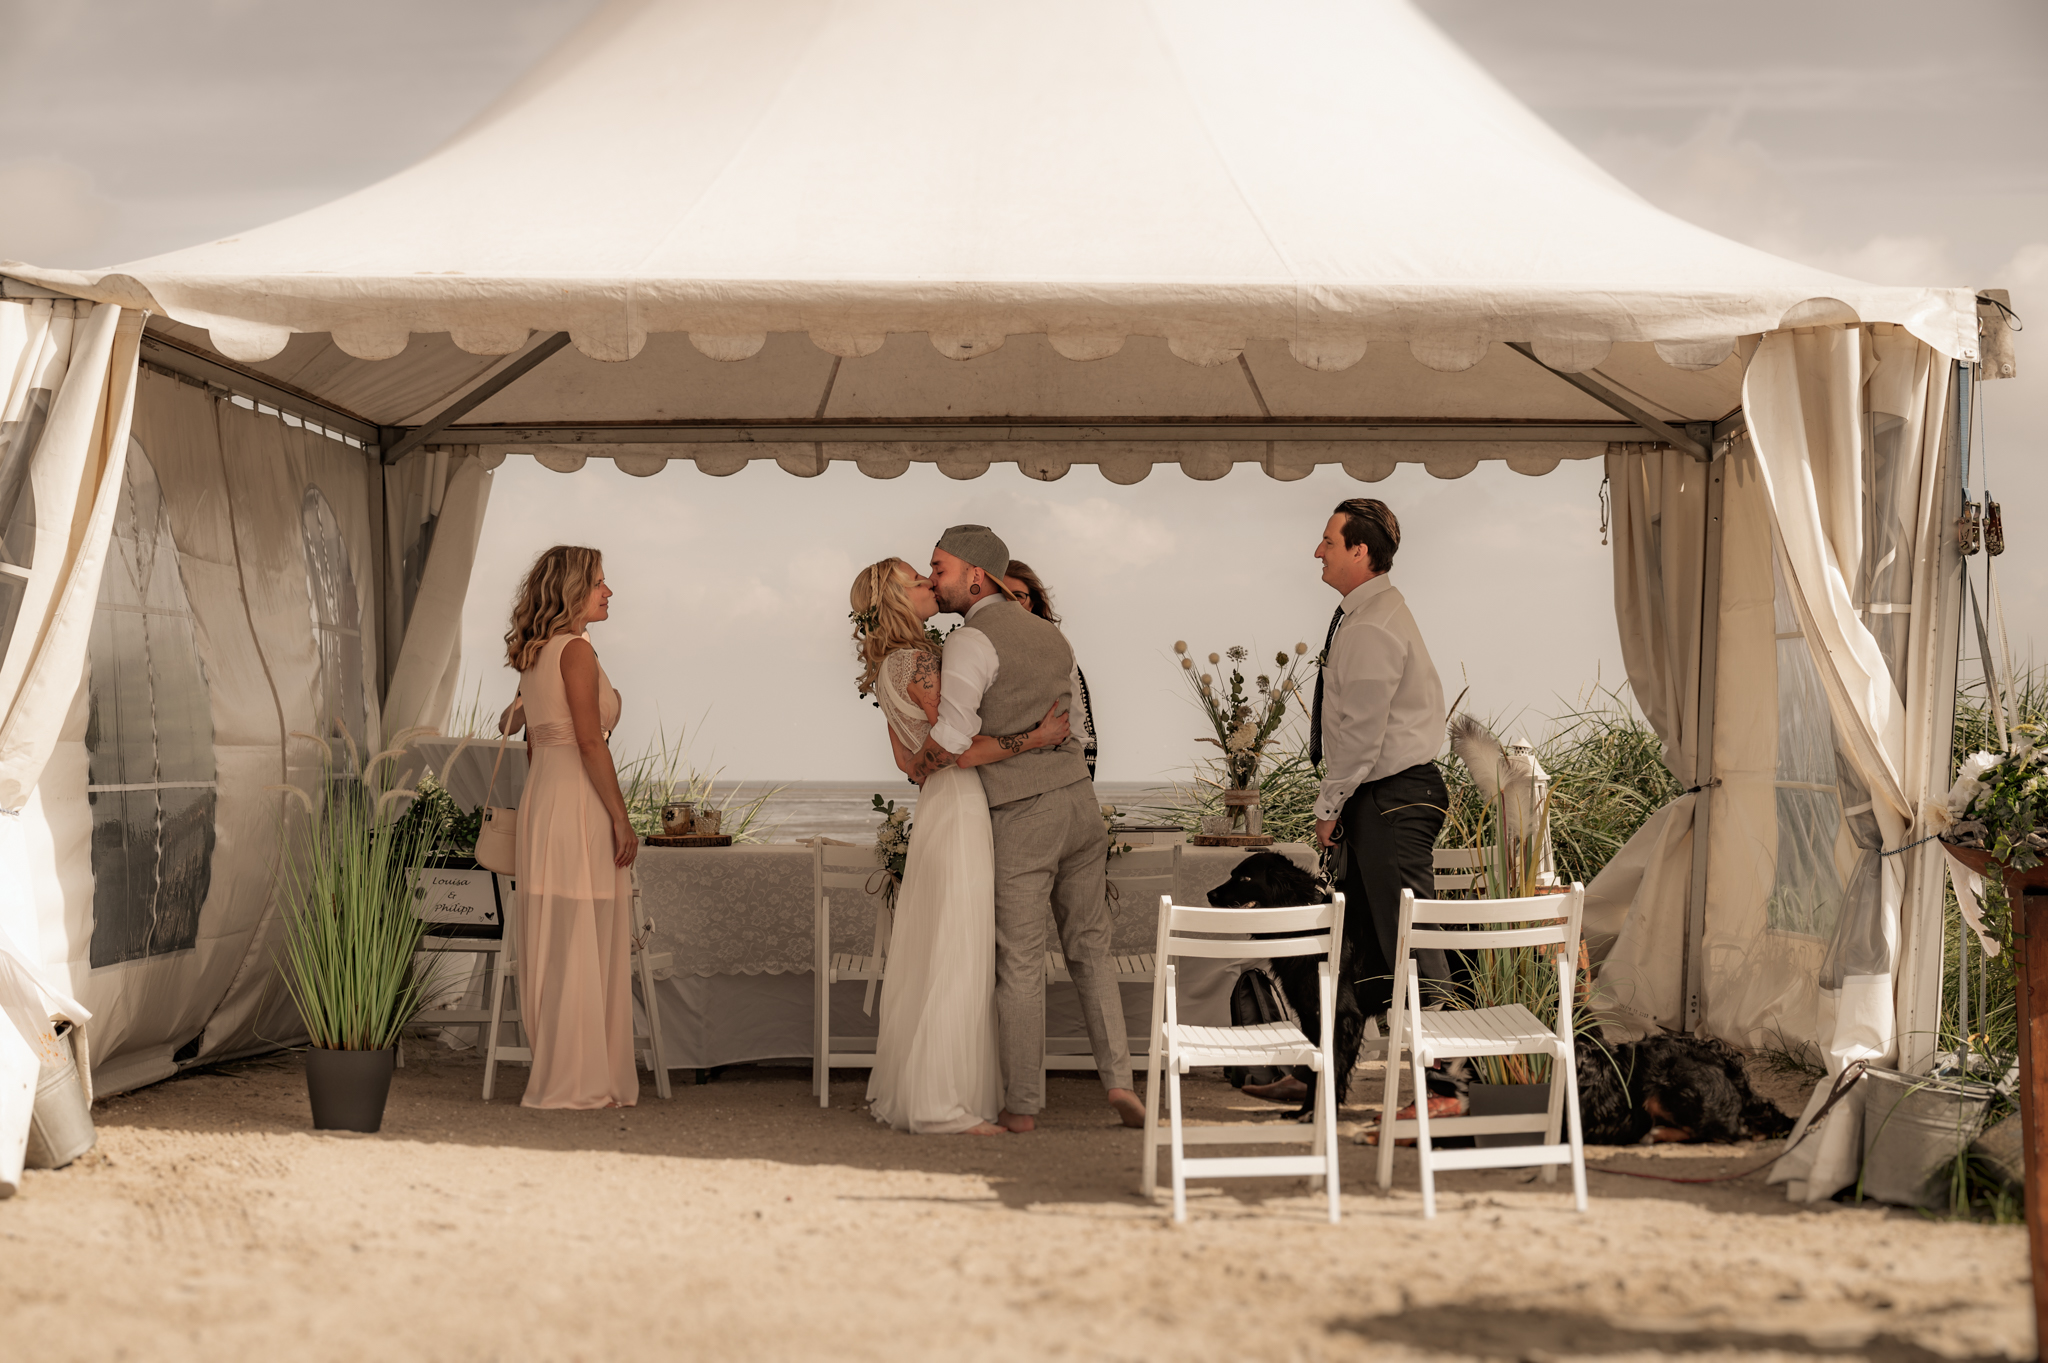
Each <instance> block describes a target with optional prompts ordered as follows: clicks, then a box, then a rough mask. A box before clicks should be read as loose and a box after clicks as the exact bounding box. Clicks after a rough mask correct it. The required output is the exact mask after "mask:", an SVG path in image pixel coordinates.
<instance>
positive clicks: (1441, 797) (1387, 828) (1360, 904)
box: [1338, 762, 1451, 1017]
mask: <svg viewBox="0 0 2048 1363" xmlns="http://www.w3.org/2000/svg"><path fill="white" fill-rule="evenodd" d="M1450 798H1451V797H1450V792H1449V791H1448V790H1447V789H1445V787H1444V778H1443V773H1441V772H1439V771H1438V770H1437V768H1436V764H1435V763H1434V762H1422V763H1418V764H1417V765H1415V766H1412V767H1410V768H1408V769H1407V770H1406V771H1397V772H1395V773H1394V774H1393V775H1392V776H1388V777H1385V778H1383V779H1381V780H1378V781H1372V782H1368V783H1367V784H1365V785H1362V786H1360V787H1359V788H1358V789H1357V790H1355V791H1353V792H1352V794H1351V798H1350V799H1349V800H1348V801H1346V802H1345V804H1344V810H1343V813H1342V814H1341V815H1340V817H1339V820H1338V821H1339V823H1340V824H1341V825H1342V826H1343V829H1344V843H1345V848H1346V856H1345V867H1344V876H1343V883H1342V884H1341V885H1340V886H1339V887H1338V888H1340V889H1342V890H1343V891H1344V937H1345V940H1346V942H1347V943H1348V944H1349V945H1350V948H1351V950H1350V952H1349V953H1348V954H1349V956H1350V959H1351V979H1352V988H1353V990H1354V991H1355V992H1356V994H1357V997H1358V1007H1359V1011H1360V1012H1362V1013H1364V1014H1365V1016H1367V1017H1373V1016H1376V1015H1378V1014H1380V1013H1384V1012H1386V1011H1387V1008H1388V1006H1389V1005H1390V1004H1391V1003H1392V1002H1393V999H1394V966H1393V961H1394V949H1395V946H1396V945H1397V939H1398V937H1399V935H1400V928H1401V891H1402V890H1404V889H1406V890H1413V891H1414V892H1415V897H1416V898H1417V899H1433V898H1435V897H1436V872H1435V870H1434V868H1433V865H1432V863H1431V858H1430V853H1431V851H1432V849H1434V848H1435V846H1436V837H1437V834H1438V833H1439V832H1440V831H1442V829H1443V826H1444V815H1445V811H1446V809H1447V808H1448V807H1449V804H1450ZM1415 958H1416V963H1417V965H1418V966H1419V967H1420V968H1421V972H1422V977H1423V978H1424V979H1430V980H1447V979H1449V978H1450V970H1449V968H1448V963H1447V962H1446V960H1445V958H1444V953H1443V952H1442V951H1438V950H1427V951H1418V952H1416V953H1415Z"/></svg>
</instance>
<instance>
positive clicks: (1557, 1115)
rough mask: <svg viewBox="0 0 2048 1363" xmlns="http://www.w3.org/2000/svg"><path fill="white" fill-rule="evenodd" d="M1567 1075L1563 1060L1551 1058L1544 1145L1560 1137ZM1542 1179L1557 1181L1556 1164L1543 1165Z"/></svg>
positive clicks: (1548, 1181)
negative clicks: (1547, 1120)
mask: <svg viewBox="0 0 2048 1363" xmlns="http://www.w3.org/2000/svg"><path fill="white" fill-rule="evenodd" d="M1568 1077H1569V1076H1567V1075H1566V1073H1565V1068H1564V1064H1563V1062H1561V1061H1559V1060H1556V1059H1552V1061H1551V1063H1550V1107H1549V1109H1548V1114H1549V1118H1550V1124H1549V1125H1548V1126H1546V1127H1544V1128H1543V1143H1544V1144H1545V1145H1556V1144H1557V1143H1558V1140H1559V1138H1560V1125H1561V1123H1562V1122H1563V1121H1564V1086H1565V1082H1566V1080H1567V1078H1568ZM1543 1181H1544V1182H1545V1183H1556V1182H1557V1166H1556V1165H1555V1164H1546V1165H1544V1166H1543Z"/></svg>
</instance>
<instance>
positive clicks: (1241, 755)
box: [1173, 639, 1309, 790]
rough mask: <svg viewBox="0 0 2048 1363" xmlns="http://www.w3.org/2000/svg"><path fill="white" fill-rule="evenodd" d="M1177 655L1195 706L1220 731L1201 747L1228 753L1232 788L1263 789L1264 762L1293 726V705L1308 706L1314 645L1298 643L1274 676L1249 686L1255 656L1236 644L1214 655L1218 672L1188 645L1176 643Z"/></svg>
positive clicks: (1278, 658)
mask: <svg viewBox="0 0 2048 1363" xmlns="http://www.w3.org/2000/svg"><path fill="white" fill-rule="evenodd" d="M1173 651H1174V653H1175V654H1176V655H1178V656H1179V658H1180V667H1181V674H1182V675H1183V677H1185V678H1186V680H1187V684H1188V689H1189V690H1190V691H1192V692H1193V693H1194V696H1195V703H1196V704H1197V705H1199V706H1201V707H1202V714H1203V716H1204V717H1205V718H1206V719H1207V720H1208V721H1209V727H1210V728H1211V729H1213V730H1214V731H1215V736H1214V737H1208V736H1204V737H1202V738H1199V739H1197V740H1196V742H1198V743H1212V744H1214V745H1215V746H1216V747H1218V748H1221V749H1222V750H1223V770H1224V778H1225V781H1226V783H1227V785H1226V789H1228V790H1256V789H1258V787H1259V761H1260V759H1261V758H1262V757H1264V756H1265V754H1266V750H1267V747H1268V745H1269V744H1270V743H1271V742H1272V740H1273V736H1274V735H1275V734H1276V733H1278V732H1279V731H1280V726H1281V725H1283V724H1284V723H1286V722H1287V716H1288V713H1289V705H1290V703H1292V704H1295V705H1303V702H1302V700H1301V674H1302V671H1303V669H1304V668H1306V667H1307V666H1308V665H1309V662H1308V645H1307V644H1296V645H1295V646H1294V653H1293V654H1292V655H1291V656H1290V655H1289V654H1287V653H1285V652H1280V653H1275V654H1274V655H1273V671H1272V672H1271V673H1265V672H1261V673H1258V674H1256V675H1254V676H1253V678H1252V680H1251V685H1250V686H1247V685H1246V683H1245V675H1244V667H1245V663H1246V662H1247V661H1248V660H1249V659H1250V658H1251V651H1250V650H1249V649H1247V648H1245V647H1244V646H1243V645H1242V644H1232V645H1231V646H1230V647H1229V648H1227V649H1225V650H1223V652H1221V653H1211V654H1210V655H1209V665H1210V666H1211V667H1213V668H1215V669H1216V671H1215V672H1207V671H1203V670H1202V669H1201V668H1200V667H1198V666H1197V665H1196V662H1195V659H1194V655H1193V654H1191V653H1189V652H1188V646H1187V641H1186V640H1184V639H1183V640H1178V641H1176V642H1175V643H1174V646H1173ZM1226 663H1227V664H1228V666H1229V668H1230V672H1229V676H1228V678H1227V679H1222V674H1223V669H1224V666H1225V665H1226ZM1303 708H1304V709H1306V706H1305V705H1303Z"/></svg>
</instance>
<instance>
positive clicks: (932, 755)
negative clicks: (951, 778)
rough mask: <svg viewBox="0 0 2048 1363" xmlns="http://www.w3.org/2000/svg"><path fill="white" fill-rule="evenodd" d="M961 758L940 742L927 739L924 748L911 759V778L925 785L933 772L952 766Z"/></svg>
mask: <svg viewBox="0 0 2048 1363" xmlns="http://www.w3.org/2000/svg"><path fill="white" fill-rule="evenodd" d="M959 760H960V759H959V758H958V757H955V756H954V755H953V754H952V753H949V752H947V751H946V750H945V749H944V748H942V747H940V746H939V745H938V744H936V743H934V742H932V741H931V740H930V739H926V740H925V744H924V750H923V751H922V752H920V753H918V755H917V756H916V757H914V758H912V759H911V760H910V779H911V780H913V781H915V782H917V783H918V784H919V785H923V784H924V783H925V781H926V779H927V778H928V777H930V776H931V774H932V773H933V772H936V771H940V770H943V769H944V768H946V767H950V766H952V765H953V764H954V763H955V762H957V761H959Z"/></svg>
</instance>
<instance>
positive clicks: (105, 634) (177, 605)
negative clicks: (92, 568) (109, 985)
mask: <svg viewBox="0 0 2048 1363" xmlns="http://www.w3.org/2000/svg"><path fill="white" fill-rule="evenodd" d="M87 660H88V668H89V681H88V686H87V694H88V697H89V706H90V708H89V711H88V715H87V721H86V733H85V748H86V755H87V777H86V780H87V785H86V799H87V801H88V802H89V803H90V804H91V806H92V871H93V931H92V964H93V966H94V967H95V968H98V967H100V966H107V965H115V964H118V963H119V962H122V961H132V960H136V959H138V958H140V957H145V956H160V955H163V954H164V953H166V952H172V951H184V950H187V949H189V948H191V947H192V946H193V944H194V943H195V941H196V940H197V937H198V932H199V910H200V908H201V906H202V905H204V904H205V902H206V892H207V888H208V886H209V885H210V883H211V881H212V873H213V872H212V868H213V844H214V809H215V805H216V803H217V801H218V798H219V796H218V792H217V790H216V788H215V771H214V755H213V715H212V710H211V706H210V702H209V698H208V694H207V684H206V674H205V671H204V670H203V668H202V667H201V665H200V661H199V649H198V641H197V638H196V637H195V630H194V625H193V619H192V608H191V603H190V602H189V600H188V599H187V597H186V594H185V583H184V579H183V577H182V575H181V574H180V572H179V570H178V550H177V546H176V544H174V543H173V542H172V539H171V527H170V520H169V517H168V516H167V514H166V512H165V509H164V505H163V493H162V490H161V489H160V488H159V487H158V485H157V479H156V471H155V469H154V468H153V467H152V466H151V465H150V462H149V458H148V456H147V455H146V454H144V453H143V450H142V446H141V445H140V444H139V443H138V442H135V441H132V440H131V441H130V442H129V445H128V460H127V468H126V471H125V473H124V475H123V481H122V487H121V501H120V505H119V507H118V509H117V510H116V512H115V524H114V532H113V539H112V541H111V544H110V546H109V552H108V556H107V566H106V570H105V572H104V573H103V574H102V575H101V577H100V595H99V605H98V608H97V609H96V610H95V612H94V614H93V626H92V638H91V641H90V643H89V645H88V648H87Z"/></svg>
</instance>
